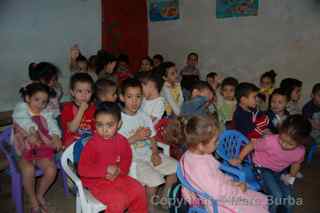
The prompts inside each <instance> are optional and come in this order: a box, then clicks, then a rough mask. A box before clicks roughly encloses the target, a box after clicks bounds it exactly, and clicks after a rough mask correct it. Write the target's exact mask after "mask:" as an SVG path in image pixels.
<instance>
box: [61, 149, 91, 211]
mask: <svg viewBox="0 0 320 213" xmlns="http://www.w3.org/2000/svg"><path fill="white" fill-rule="evenodd" d="M74 144H75V143H73V144H71V145H70V146H69V147H68V148H67V149H66V150H65V151H64V152H63V153H62V156H61V165H62V169H63V170H64V172H65V173H66V174H67V175H68V177H70V178H71V180H72V181H73V182H74V183H75V185H76V187H77V196H79V198H80V203H81V206H82V209H88V208H87V206H88V201H87V199H86V197H85V193H84V189H83V185H82V182H81V180H80V178H79V177H78V175H77V174H76V171H75V168H74V167H73V166H74V158H73V148H74ZM83 207H84V208H83Z"/></svg>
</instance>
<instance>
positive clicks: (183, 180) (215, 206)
mask: <svg viewBox="0 0 320 213" xmlns="http://www.w3.org/2000/svg"><path fill="white" fill-rule="evenodd" d="M177 177H178V179H179V181H180V183H181V184H182V186H183V187H185V188H186V189H187V190H188V191H190V192H192V193H194V194H196V195H197V196H198V197H200V198H202V199H206V200H208V201H210V202H211V205H212V208H213V212H214V213H218V202H217V201H216V200H215V199H213V198H212V197H211V196H210V195H208V194H207V193H205V192H200V191H199V190H197V189H195V188H194V187H193V186H192V185H191V184H190V183H189V182H188V181H187V179H186V178H185V177H184V174H183V171H182V167H181V164H180V163H178V165H177Z"/></svg>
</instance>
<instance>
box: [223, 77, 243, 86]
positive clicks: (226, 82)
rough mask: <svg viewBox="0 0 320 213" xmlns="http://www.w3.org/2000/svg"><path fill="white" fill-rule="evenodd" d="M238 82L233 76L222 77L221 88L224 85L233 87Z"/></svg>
mask: <svg viewBox="0 0 320 213" xmlns="http://www.w3.org/2000/svg"><path fill="white" fill-rule="evenodd" d="M238 84H239V82H238V80H237V79H235V78H233V77H227V78H225V79H223V81H222V83H221V88H223V87H225V86H233V87H234V88H236V87H237V86H238Z"/></svg>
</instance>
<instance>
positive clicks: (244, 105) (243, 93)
mask: <svg viewBox="0 0 320 213" xmlns="http://www.w3.org/2000/svg"><path fill="white" fill-rule="evenodd" d="M258 91H259V88H258V87H257V86H255V85H254V84H251V83H240V84H239V85H238V86H237V88H236V99H237V101H238V105H237V108H236V110H235V112H234V116H233V121H234V125H235V128H236V129H237V130H238V131H240V132H241V133H242V134H244V135H245V136H246V137H247V138H249V139H253V138H260V137H262V136H263V134H264V131H265V130H266V128H267V126H268V123H269V119H268V117H267V116H265V115H264V114H263V113H262V112H260V111H259V110H257V94H258Z"/></svg>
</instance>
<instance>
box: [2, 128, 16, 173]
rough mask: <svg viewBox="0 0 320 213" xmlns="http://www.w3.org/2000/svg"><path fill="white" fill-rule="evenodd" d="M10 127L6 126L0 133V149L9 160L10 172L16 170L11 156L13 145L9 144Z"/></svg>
mask: <svg viewBox="0 0 320 213" xmlns="http://www.w3.org/2000/svg"><path fill="white" fill-rule="evenodd" d="M11 134H12V127H7V128H6V129H4V130H3V131H2V132H1V134H0V151H1V152H2V153H3V154H4V155H5V156H6V159H7V160H8V162H9V167H10V172H11V174H13V173H16V172H18V169H17V164H16V161H15V159H14V157H13V147H12V146H11V144H10V140H11Z"/></svg>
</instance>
